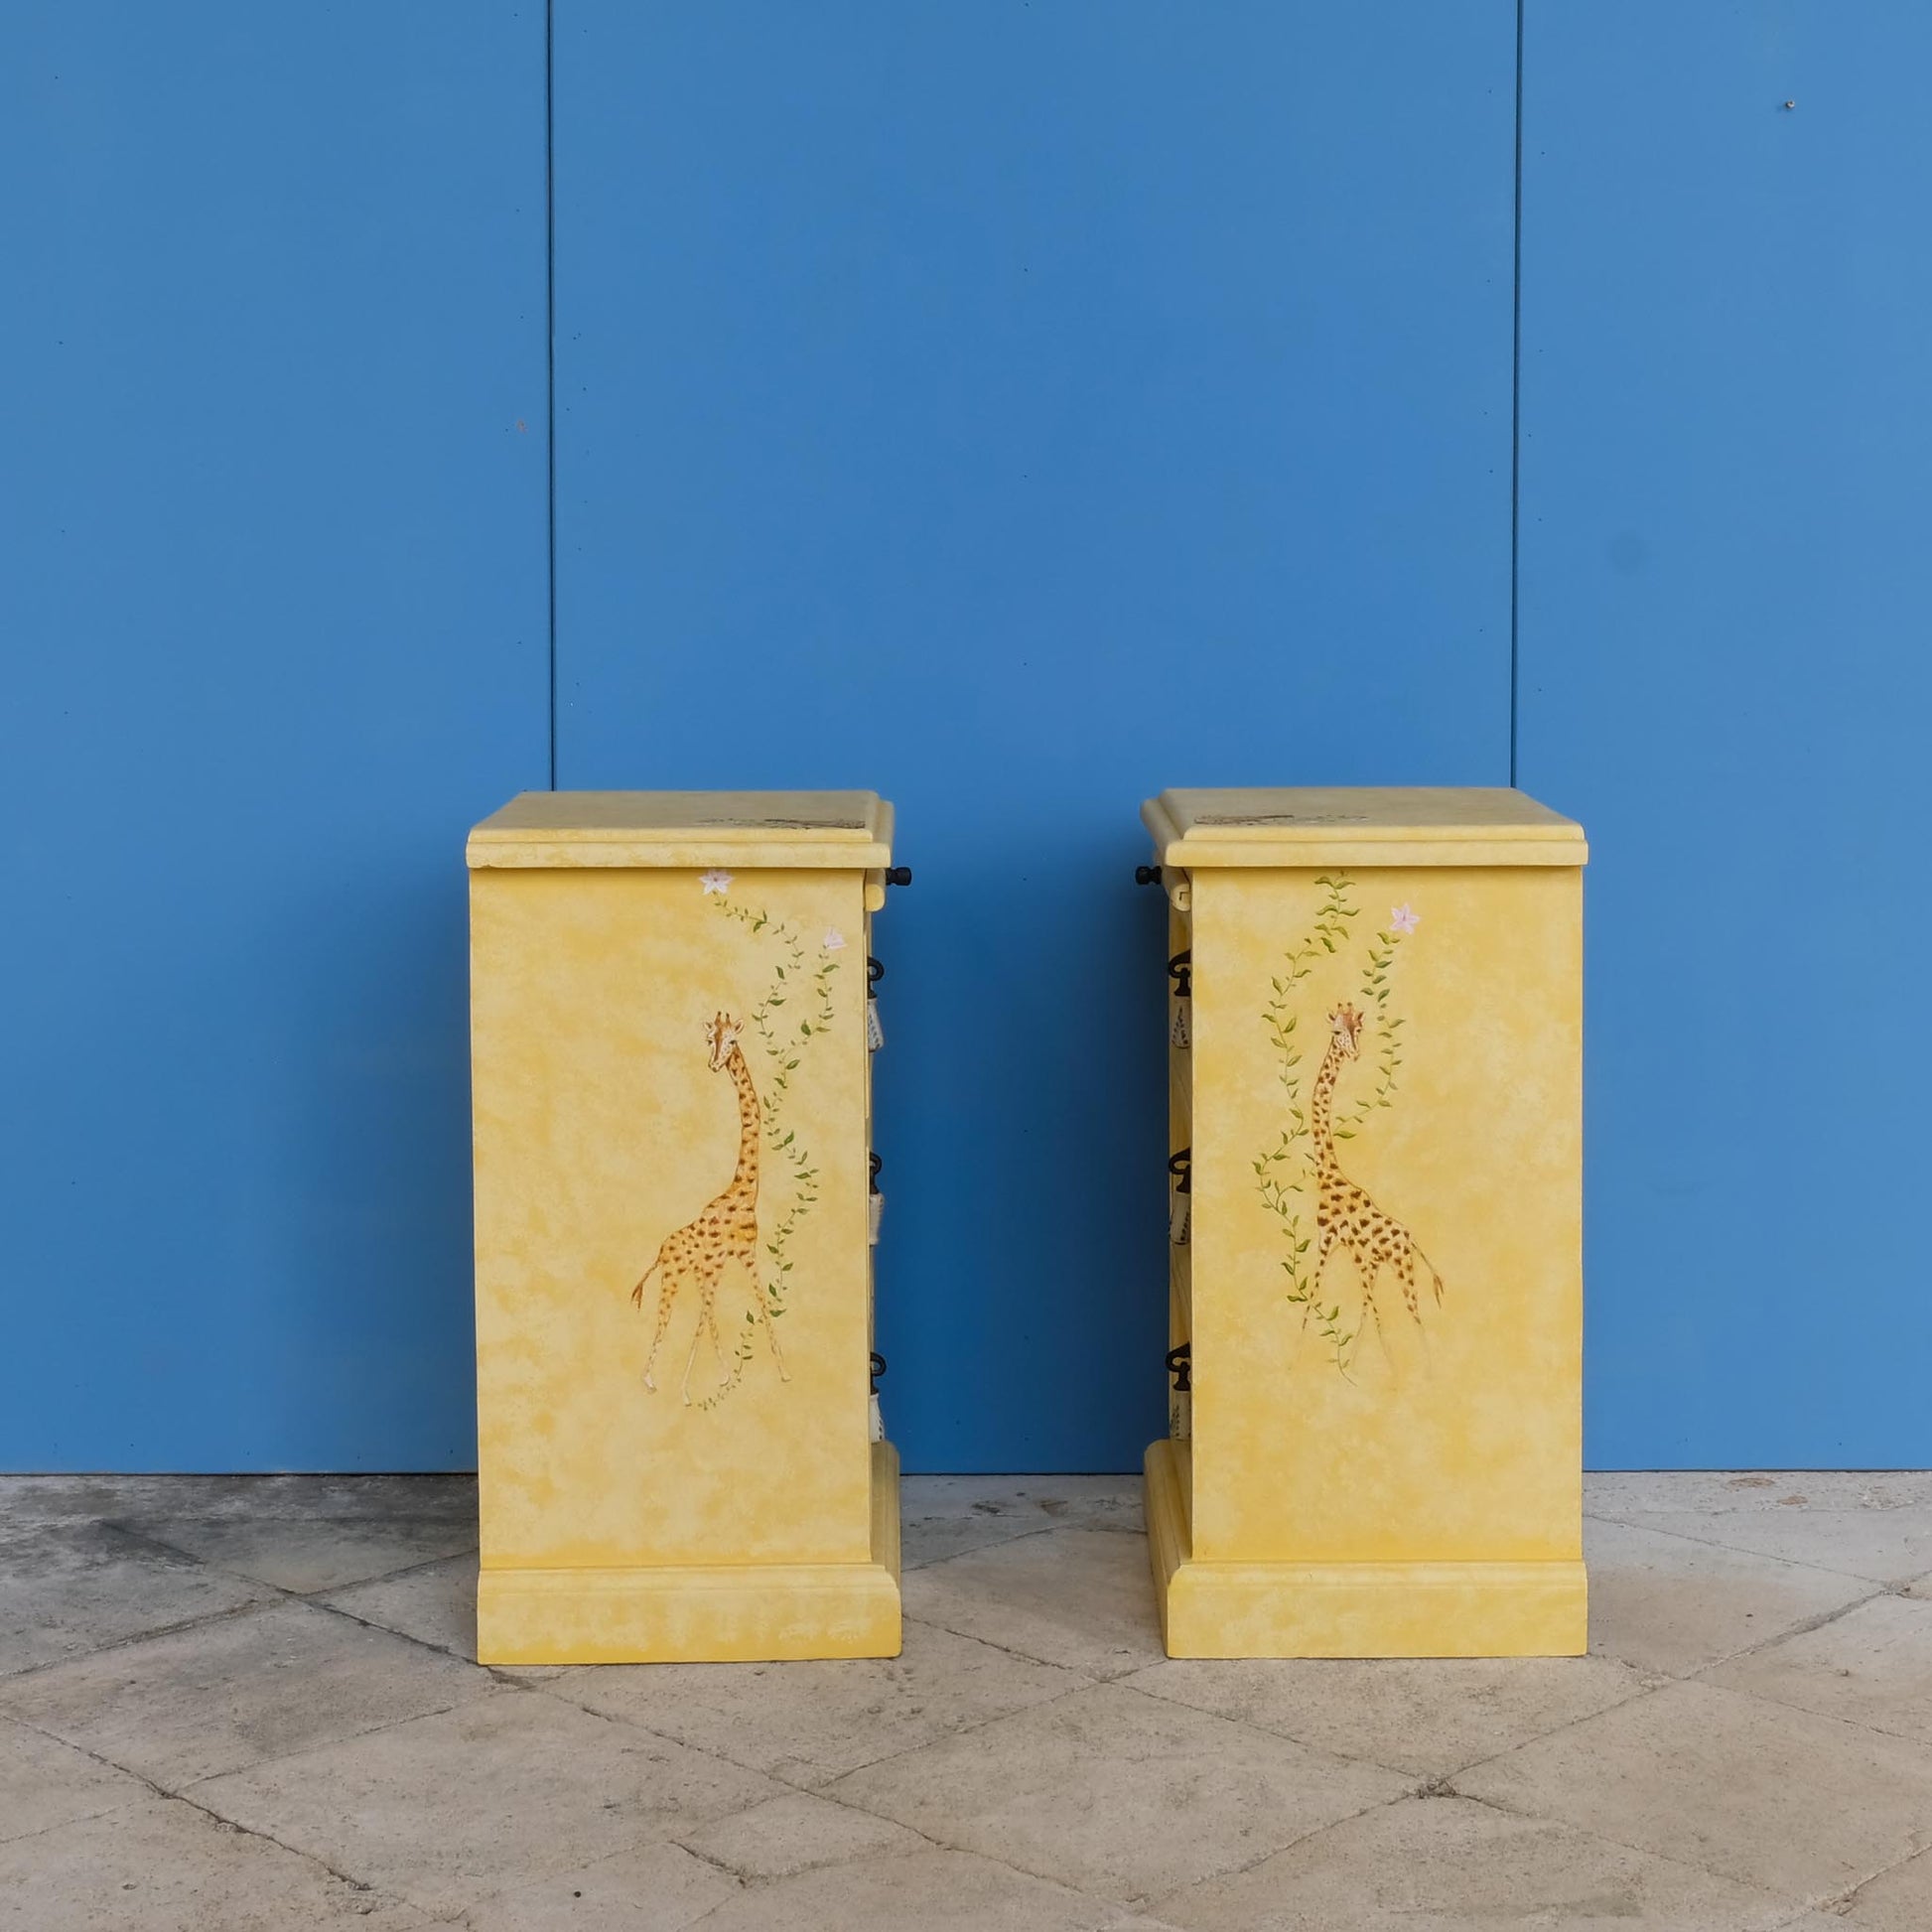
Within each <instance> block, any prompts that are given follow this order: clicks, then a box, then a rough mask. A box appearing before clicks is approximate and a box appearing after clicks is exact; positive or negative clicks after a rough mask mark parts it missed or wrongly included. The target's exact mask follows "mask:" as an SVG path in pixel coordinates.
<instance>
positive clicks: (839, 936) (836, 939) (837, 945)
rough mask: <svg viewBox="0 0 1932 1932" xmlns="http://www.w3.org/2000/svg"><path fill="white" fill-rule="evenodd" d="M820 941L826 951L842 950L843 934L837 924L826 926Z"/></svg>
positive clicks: (843, 943)
mask: <svg viewBox="0 0 1932 1932" xmlns="http://www.w3.org/2000/svg"><path fill="white" fill-rule="evenodd" d="M821 943H822V944H823V945H824V947H825V950H826V951H827V952H844V950H845V934H844V933H843V932H841V931H840V930H839V929H838V927H837V926H827V927H826V928H825V937H824V940H823V941H822V942H821Z"/></svg>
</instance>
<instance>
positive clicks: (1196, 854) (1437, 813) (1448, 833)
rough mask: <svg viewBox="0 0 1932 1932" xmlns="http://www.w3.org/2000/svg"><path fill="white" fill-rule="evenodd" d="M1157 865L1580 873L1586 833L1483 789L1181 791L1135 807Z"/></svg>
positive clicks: (1536, 807) (1515, 795) (1500, 789)
mask: <svg viewBox="0 0 1932 1932" xmlns="http://www.w3.org/2000/svg"><path fill="white" fill-rule="evenodd" d="M1141 817H1142V819H1143V820H1144V821H1145V823H1146V825H1147V828H1148V830H1149V831H1150V832H1151V833H1152V834H1153V835H1154V845H1155V851H1156V853H1157V855H1158V856H1159V858H1160V860H1161V863H1162V864H1163V865H1167V866H1173V867H1175V868H1178V869H1184V870H1188V871H1194V870H1200V869H1203V868H1210V867H1216V866H1276V867H1284V866H1287V867H1302V866H1397V865H1400V866H1432V865H1433V866H1581V865H1582V864H1583V863H1584V862H1585V860H1586V858H1587V856H1588V853H1587V846H1586V845H1585V842H1584V828H1583V827H1582V826H1581V825H1579V824H1578V823H1577V822H1576V820H1575V819H1570V818H1565V817H1564V816H1563V815H1562V813H1560V812H1554V811H1552V810H1551V809H1550V808H1549V806H1547V805H1542V804H1539V803H1538V802H1537V801H1536V800H1535V799H1534V798H1532V797H1530V796H1529V794H1528V793H1527V792H1521V791H1514V790H1511V789H1509V788H1508V787H1506V786H1500V785H1498V786H1482V785H1408V786H1394V785H1389V786H1384V785H1318V786H1317V785H1309V786H1247V787H1233V788H1229V789H1223V790H1213V789H1198V788H1187V787H1182V788H1178V789H1174V790H1169V791H1164V792H1162V794H1161V795H1160V797H1158V798H1152V799H1149V800H1148V802H1147V803H1146V804H1144V805H1143V806H1142V807H1141Z"/></svg>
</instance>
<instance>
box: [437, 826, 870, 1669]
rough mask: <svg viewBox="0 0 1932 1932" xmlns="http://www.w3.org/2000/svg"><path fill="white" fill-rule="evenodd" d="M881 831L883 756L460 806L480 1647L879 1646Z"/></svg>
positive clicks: (496, 1657)
mask: <svg viewBox="0 0 1932 1932" xmlns="http://www.w3.org/2000/svg"><path fill="white" fill-rule="evenodd" d="M891 836H892V808H891V807H890V806H889V805H886V804H884V803H882V802H881V801H880V800H879V799H878V798H877V797H875V796H874V795H873V794H872V793H870V792H809V793H696V792H684V793H650V792H576V793H572V792H562V793H542V792H532V793H525V794H524V795H523V796H521V797H519V798H518V799H516V800H514V801H512V803H511V804H509V805H508V806H506V807H505V808H504V809H503V810H502V811H500V812H498V813H497V814H496V815H495V816H494V817H492V818H489V819H486V820H484V822H483V824H482V825H480V826H478V827H477V829H476V830H475V832H473V833H472V835H471V838H470V844H469V853H468V857H469V865H470V880H471V1013H472V1060H473V1080H474V1108H475V1146H476V1234H477V1380H478V1457H479V1466H480V1472H481V1487H482V1530H483V1545H482V1576H481V1582H480V1587H479V1594H478V1610H477V1618H478V1645H479V1656H480V1658H481V1659H482V1661H483V1662H484V1663H526V1664H528V1663H555V1664H562V1663H592V1662H636V1661H661V1660H673V1659H675V1660H702V1659H715V1660H733V1659H755V1658H783V1657H865V1656H891V1655H895V1654H897V1650H898V1645H899V1601H898V1576H897V1572H898V1475H897V1457H896V1456H895V1454H894V1451H893V1449H892V1447H891V1445H890V1444H888V1443H885V1442H883V1441H875V1440H874V1437H875V1435H876V1434H877V1432H876V1431H875V1429H874V1428H873V1426H872V1420H871V1417H872V1402H871V1396H870V1390H869V1377H868V1369H869V1359H870V1354H871V1349H872V1249H871V1245H870V1240H869V1221H870V1220H871V1218H872V1216H871V1213H870V1202H869V1183H868V1166H869V1163H868V1156H869V1154H870V1151H871V1098H870V1096H871V1052H870V1046H871V1038H872V1036H873V1035H875V1034H876V1027H875V1026H872V1025H870V1024H869V1023H870V1021H871V1014H870V1011H869V1007H868V992H869V988H868V978H869V976H868V971H867V964H868V954H869V951H870V944H869V941H870V933H871V921H872V914H873V912H874V911H876V910H877V909H878V908H879V907H880V905H882V904H883V902H884V897H885V886H886V881H887V876H888V869H889V867H890V865H891Z"/></svg>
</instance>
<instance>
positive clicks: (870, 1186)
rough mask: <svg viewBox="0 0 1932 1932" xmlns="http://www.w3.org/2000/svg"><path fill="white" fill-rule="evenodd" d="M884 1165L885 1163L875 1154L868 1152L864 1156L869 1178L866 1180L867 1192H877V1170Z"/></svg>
mask: <svg viewBox="0 0 1932 1932" xmlns="http://www.w3.org/2000/svg"><path fill="white" fill-rule="evenodd" d="M885 1165H886V1163H885V1162H884V1161H883V1160H882V1159H881V1158H880V1157H879V1156H878V1155H876V1154H869V1155H867V1156H866V1169H867V1173H868V1175H869V1178H868V1180H867V1182H866V1190H867V1192H868V1193H873V1194H876V1193H878V1191H879V1170H880V1169H881V1168H883V1167H884V1166H885Z"/></svg>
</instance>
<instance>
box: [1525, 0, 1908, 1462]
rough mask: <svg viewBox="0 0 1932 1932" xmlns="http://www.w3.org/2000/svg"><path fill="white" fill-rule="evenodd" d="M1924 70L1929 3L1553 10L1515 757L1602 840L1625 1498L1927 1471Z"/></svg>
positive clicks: (1599, 975)
mask: <svg viewBox="0 0 1932 1932" xmlns="http://www.w3.org/2000/svg"><path fill="white" fill-rule="evenodd" d="M1928 69H1932V11H1928V10H1927V9H1926V8H1924V7H1923V6H1918V5H1911V4H1905V3H1904V0H1898V3H1897V4H1885V5H1863V6H1857V7H1845V6H1835V5H1832V4H1830V3H1829V0H1804V3H1803V4H1799V3H1798V0H1752V3H1751V4H1750V5H1748V6H1700V7H1684V6H1681V5H1673V4H1671V0H1625V4H1623V5H1620V6H1617V7H1614V8H1607V7H1575V6H1567V5H1561V4H1558V0H1533V3H1532V4H1531V6H1530V8H1529V12H1528V18H1527V22H1526V35H1525V64H1524V90H1523V105H1524V170H1523V284H1522V286H1523V381H1522V406H1523V414H1522V430H1523V436H1522V545H1521V557H1520V564H1521V598H1522V603H1521V647H1522V665H1521V669H1522V677H1521V702H1520V711H1519V717H1518V733H1519V752H1520V771H1521V777H1522V782H1523V784H1524V785H1525V786H1527V787H1528V788H1529V789H1530V790H1532V791H1537V792H1541V793H1543V794H1545V795H1547V796H1549V797H1551V798H1553V799H1557V800H1560V801H1561V802H1562V804H1563V805H1564V807H1565V809H1566V810H1569V811H1573V812H1575V813H1576V814H1577V815H1578V816H1580V817H1581V818H1583V819H1584V820H1585V822H1586V823H1587V825H1588V827H1589V829H1590V834H1591V853H1592V862H1591V865H1590V870H1589V880H1588V893H1589V899H1588V903H1589V926H1590V942H1589V968H1590V978H1589V1035H1588V1055H1589V1057H1588V1078H1587V1095H1588V1099H1587V1142H1588V1149H1589V1194H1588V1206H1587V1212H1588V1228H1589V1234H1588V1263H1589V1267H1588V1276H1587V1281H1588V1298H1587V1308H1588V1313H1587V1354H1586V1361H1587V1424H1588V1427H1587V1446H1588V1452H1589V1454H1590V1456H1591V1458H1592V1460H1594V1461H1595V1462H1597V1463H1599V1464H1605V1465H1613V1466H1617V1465H1620V1466H1628V1465H1632V1464H1638V1465H1641V1464H1648V1463H1663V1464H1673V1463H1684V1464H1691V1465H1697V1464H1718V1465H1725V1464H1741V1463H1764V1464H1769V1465H1777V1464H1781V1463H1782V1464H1789V1465H1793V1466H1806V1465H1816V1464H1828V1465H1829V1464H1849V1465H1859V1464H1875V1465H1880V1466H1882V1465H1886V1464H1906V1465H1914V1466H1916V1465H1920V1464H1924V1463H1927V1462H1932V1404H1928V1402H1927V1400H1926V1395H1925V1384H1926V1365H1927V1361H1928V1358H1932V1296H1928V1295H1927V1293H1926V1281H1927V1271H1928V1254H1927V1245H1926V1241H1925V1238H1924V1234H1923V1231H1922V1228H1921V1226H1920V1223H1919V1214H1918V1210H1919V1204H1920V1203H1921V1202H1922V1201H1923V1200H1924V1198H1925V1191H1924V1190H1925V1181H1924V1169H1925V1165H1926V1155H1927V1136H1926V1128H1925V1122H1924V1095H1925V1093H1926V1091H1927V1088H1928V1085H1932V1079H1929V1078H1928V1076H1932V1064H1928V1062H1929V1061H1932V1052H1928V1046H1927V1039H1926V1030H1925V1025H1924V1020H1923V1010H1922V1009H1921V1008H1920V1006H1919V1000H1920V999H1921V998H1922V997H1923V990H1924V987H1923V983H1924V955H1925V946H1926V940H1927V938H1928V936H1932V916H1929V915H1928V909H1927V900H1926V898H1925V897H1924V895H1923V892H1922V890H1921V884H1920V882H1921V881H1922V879H1923V877H1924V874H1925V850H1924V840H1925V838H1926V835H1927V833H1928V831H1929V830H1932V777H1928V772H1932V761H1929V760H1928V759H1927V756H1926V749H1925V743H1924V740H1925V726H1926V719H1927V715H1928V713H1927V699H1928V696H1932V690H1929V689H1928V686H1929V685H1932V676H1929V675H1928V667H1927V657H1926V645H1925V635H1926V612H1927V609H1928V607H1932V548H1929V547H1928V544H1927V541H1926V518H1927V505H1928V504H1929V503H1932V355H1928V353H1927V327H1926V315H1927V310H1928V307H1932V252H1928V250H1927V247H1926V245H1925V227H1926V209H1927V208H1928V207H1932V135H1928V131H1927V130H1928V126H1929V125H1932V123H1928V120H1927V115H1926V107H1925V90H1924V84H1923V76H1924V74H1925V73H1926V72H1927V70H1928ZM1786 100H1790V101H1793V102H1795V103H1796V104H1795V106H1793V107H1791V108H1790V109H1786V108H1785V107H1784V106H1783V105H1782V104H1781V103H1783V102H1784V101H1786Z"/></svg>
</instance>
